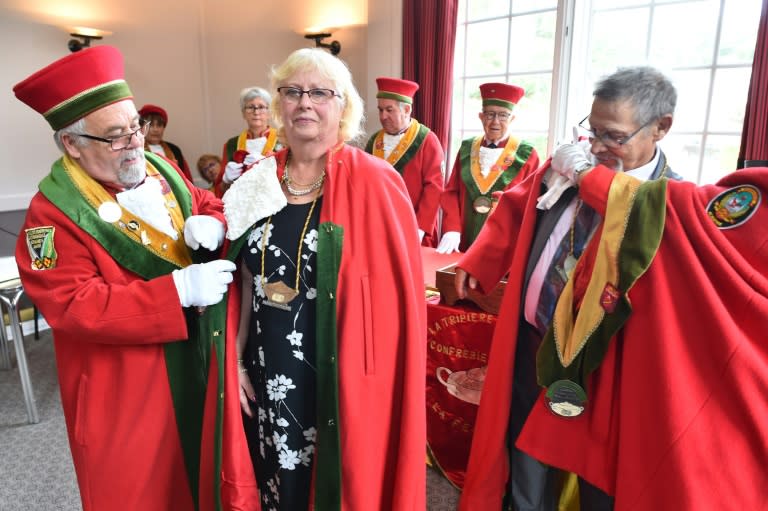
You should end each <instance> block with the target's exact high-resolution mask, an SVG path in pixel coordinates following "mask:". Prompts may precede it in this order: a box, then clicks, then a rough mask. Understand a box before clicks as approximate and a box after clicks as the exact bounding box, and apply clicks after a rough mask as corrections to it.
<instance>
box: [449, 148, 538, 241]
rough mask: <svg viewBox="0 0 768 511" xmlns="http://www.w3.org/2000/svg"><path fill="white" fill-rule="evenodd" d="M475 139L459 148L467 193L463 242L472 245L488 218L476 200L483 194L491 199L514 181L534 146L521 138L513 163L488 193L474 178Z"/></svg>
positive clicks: (462, 178) (462, 175)
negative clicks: (473, 152)
mask: <svg viewBox="0 0 768 511" xmlns="http://www.w3.org/2000/svg"><path fill="white" fill-rule="evenodd" d="M473 142H474V139H471V138H470V139H467V140H464V141H463V142H462V143H461V148H459V158H460V161H461V180H462V181H463V182H464V186H465V187H466V190H467V193H466V195H465V200H464V231H463V232H462V243H464V244H466V246H467V247H468V246H470V245H471V244H472V243H473V242H474V241H475V239H476V238H477V235H478V234H480V229H482V228H483V225H485V221H486V220H487V219H488V215H487V214H486V215H482V214H480V213H477V212H476V211H475V208H474V204H473V203H474V201H475V199H476V198H478V197H480V196H481V195H485V196H486V197H488V198H489V199H492V197H493V192H498V191H501V190H504V189H505V188H506V187H507V186H509V183H511V182H512V180H513V179H515V177H517V175H518V174H519V173H520V169H522V168H523V165H525V162H527V161H528V158H530V157H531V153H532V152H533V146H532V145H530V144H529V143H528V142H526V141H525V140H520V141H519V143H518V146H517V150H516V151H515V154H514V155H513V160H512V163H511V164H510V165H509V166H508V167H507V168H506V169H505V170H504V172H502V173H501V175H500V176H499V178H498V179H497V180H496V182H495V183H493V186H491V188H490V189H489V190H488V192H486V193H480V189H479V188H478V187H477V183H475V180H474V179H473V178H472V143H473Z"/></svg>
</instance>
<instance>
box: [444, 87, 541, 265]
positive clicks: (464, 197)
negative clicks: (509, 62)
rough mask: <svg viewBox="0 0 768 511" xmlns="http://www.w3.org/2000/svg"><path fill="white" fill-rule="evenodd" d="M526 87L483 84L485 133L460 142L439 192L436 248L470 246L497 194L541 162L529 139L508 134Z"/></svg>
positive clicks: (482, 114)
mask: <svg viewBox="0 0 768 511" xmlns="http://www.w3.org/2000/svg"><path fill="white" fill-rule="evenodd" d="M524 94H525V91H524V90H523V89H522V88H520V87H517V86H516V85H509V84H506V83H484V84H483V85H481V86H480V95H481V96H482V98H483V111H482V112H480V113H479V114H478V117H479V119H480V122H482V123H483V135H480V136H477V137H472V138H468V139H466V140H464V141H463V142H462V143H461V147H460V148H459V152H458V153H457V154H456V161H455V162H454V164H453V169H452V170H451V175H450V177H449V178H448V182H447V184H446V186H445V190H444V191H443V194H442V196H441V197H440V206H441V207H442V208H443V224H442V233H443V234H442V238H441V239H440V244H439V245H438V246H437V251H438V252H440V253H442V254H450V253H451V252H455V251H462V252H464V251H466V250H467V248H469V246H470V245H472V243H473V242H474V241H475V238H477V235H478V233H479V232H480V229H481V228H482V227H483V225H484V224H485V220H486V219H487V218H488V215H489V214H490V213H491V211H492V210H493V206H494V204H495V201H496V199H495V197H494V194H495V193H496V192H502V191H504V190H507V189H508V188H510V187H512V186H514V185H515V184H517V183H519V182H520V181H522V180H523V179H525V178H526V177H528V175H530V174H532V173H533V171H535V170H536V169H537V168H539V155H538V153H537V152H536V149H534V148H533V146H532V145H531V144H530V143H529V142H526V141H525V140H520V139H517V138H515V137H513V136H511V135H510V134H509V127H510V124H511V123H512V121H513V120H514V119H515V115H514V114H513V113H512V111H513V109H514V108H515V105H516V104H517V102H518V101H520V98H522V97H523V95H524Z"/></svg>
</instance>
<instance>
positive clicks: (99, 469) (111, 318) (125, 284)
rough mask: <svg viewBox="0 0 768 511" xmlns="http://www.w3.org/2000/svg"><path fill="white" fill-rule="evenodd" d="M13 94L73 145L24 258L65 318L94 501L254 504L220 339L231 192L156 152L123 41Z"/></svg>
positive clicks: (36, 298)
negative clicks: (225, 199) (219, 254)
mask: <svg viewBox="0 0 768 511" xmlns="http://www.w3.org/2000/svg"><path fill="white" fill-rule="evenodd" d="M14 92H15V94H16V96H17V97H18V98H19V99H20V100H21V101H23V102H24V103H26V104H27V105H29V106H30V107H32V108H33V109H34V110H36V111H37V112H39V113H41V114H43V115H44V117H45V119H46V120H47V121H48V123H49V124H50V125H51V127H52V128H53V129H54V130H55V134H54V138H55V140H56V143H57V145H58V146H59V148H60V149H61V150H62V152H63V153H64V154H63V156H62V158H60V159H59V160H57V161H56V162H54V164H53V166H52V169H51V172H50V174H49V175H48V176H46V177H45V178H44V179H43V180H42V181H41V183H40V187H39V188H40V191H39V192H38V193H37V194H36V195H35V196H34V197H33V199H32V202H31V204H30V206H29V210H28V212H27V217H26V219H25V222H24V226H23V230H22V232H21V235H20V236H19V239H18V243H17V246H16V261H17V264H18V266H19V274H20V276H21V281H22V284H23V285H24V290H25V292H26V293H27V295H28V296H29V297H30V298H31V300H32V301H33V302H34V303H35V305H37V307H38V308H39V309H40V311H41V312H42V314H43V316H44V317H45V319H46V321H47V322H48V323H49V324H50V325H51V328H52V329H53V338H54V343H55V348H56V363H57V369H58V377H59V386H60V391H61V401H62V406H63V408H64V418H65V420H66V425H67V433H68V436H69V444H70V449H71V451H72V458H73V462H74V466H75V472H76V474H77V481H78V485H79V488H80V496H81V499H82V505H83V510H84V511H93V510H104V509H131V510H134V509H135V510H139V509H141V510H142V511H145V510H150V511H152V510H156V511H167V510H168V509H178V510H185V511H193V510H214V509H253V507H249V506H252V504H249V502H253V499H255V498H257V496H256V492H255V482H254V477H253V470H252V468H251V467H250V465H249V464H248V463H247V456H248V452H247V448H246V446H245V438H244V437H243V435H242V425H241V418H240V412H239V403H238V392H237V377H236V369H235V367H236V366H235V363H236V362H235V360H236V355H235V354H234V346H233V345H232V346H226V345H225V344H224V341H223V339H224V335H223V333H224V329H225V319H226V318H225V314H224V309H223V307H224V301H222V297H223V295H224V293H225V292H226V286H227V284H228V283H229V282H231V280H232V275H231V272H232V271H233V270H234V268H235V266H234V264H232V263H231V262H230V261H226V260H211V259H215V255H214V253H213V252H212V251H213V250H216V249H218V247H219V246H220V244H221V242H222V241H223V237H224V216H223V208H222V203H221V201H219V200H218V199H216V198H215V197H214V196H213V195H212V194H211V193H210V192H208V191H205V190H202V189H199V188H197V187H195V186H193V185H192V184H191V183H190V182H189V181H188V180H186V179H184V178H183V177H182V176H181V174H180V173H179V171H178V168H176V167H175V166H173V165H171V164H170V163H169V162H168V161H167V160H166V159H164V158H161V157H159V156H156V155H154V154H152V153H149V152H147V153H145V152H144V150H143V147H144V135H145V134H146V130H145V128H146V124H144V125H142V124H141V123H140V119H139V113H138V112H137V110H136V106H135V105H134V103H133V100H132V94H131V91H130V89H129V87H128V84H127V83H126V82H125V80H124V79H123V58H122V55H121V54H120V52H119V51H118V50H117V49H116V48H113V47H110V46H98V47H94V48H90V49H85V50H82V51H80V52H77V53H73V54H71V55H69V56H67V57H64V58H63V59H60V60H58V61H56V62H54V63H52V64H51V65H49V66H47V67H45V68H44V69H42V70H40V71H38V72H37V73H34V74H33V75H32V76H30V77H29V78H27V79H26V80H24V81H22V82H20V83H19V84H17V85H16V86H15V87H14ZM204 261H208V262H204ZM194 263H196V264H194ZM230 352H231V353H230ZM225 363H226V364H227V369H226V370H225V369H224V367H225ZM243 460H245V462H244V461H243Z"/></svg>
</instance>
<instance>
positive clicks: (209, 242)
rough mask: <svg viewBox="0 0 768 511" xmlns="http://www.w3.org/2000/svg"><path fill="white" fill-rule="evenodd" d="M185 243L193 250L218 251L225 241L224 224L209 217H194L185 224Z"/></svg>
mask: <svg viewBox="0 0 768 511" xmlns="http://www.w3.org/2000/svg"><path fill="white" fill-rule="evenodd" d="M184 241H186V242H187V246H188V247H189V248H191V249H192V250H197V249H198V248H200V247H201V246H202V247H203V248H207V249H208V250H216V249H217V248H219V247H220V246H221V242H222V241H224V224H222V223H221V222H220V221H219V220H216V219H215V218H213V217H212V216H208V215H193V216H191V217H189V218H187V220H186V222H184Z"/></svg>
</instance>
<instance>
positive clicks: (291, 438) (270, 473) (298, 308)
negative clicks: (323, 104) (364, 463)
mask: <svg viewBox="0 0 768 511" xmlns="http://www.w3.org/2000/svg"><path fill="white" fill-rule="evenodd" d="M321 202H322V198H318V199H317V203H316V204H315V207H314V209H313V211H312V216H311V218H310V220H309V224H308V226H307V229H306V234H305V235H304V239H303V240H302V241H301V257H300V259H299V261H298V262H297V261H296V256H297V253H298V251H299V237H300V235H301V232H302V228H303V227H304V223H305V222H306V220H307V215H308V214H309V211H310V208H311V203H309V204H297V205H291V204H289V205H287V206H286V207H285V208H284V209H282V210H281V211H280V212H279V213H277V214H276V215H274V216H273V217H272V219H271V221H270V223H269V229H268V231H269V232H268V233H267V237H266V240H263V236H264V228H265V226H266V221H261V222H259V223H258V224H256V226H255V227H254V228H253V229H252V231H251V232H250V234H249V235H248V239H247V242H246V244H245V245H244V246H243V249H242V257H243V261H244V262H245V264H246V265H247V267H248V269H249V270H250V271H251V273H252V274H253V303H252V307H253V309H252V310H253V312H252V314H251V323H250V329H249V332H248V341H247V344H246V348H245V353H244V357H243V358H244V362H245V365H246V367H247V368H248V376H249V377H250V379H251V382H252V383H253V388H254V391H255V394H256V402H255V403H252V404H251V408H252V409H254V410H255V411H256V413H255V415H254V418H253V419H251V418H248V417H246V416H244V421H245V431H246V435H247V437H248V444H249V448H250V451H251V460H252V461H253V466H254V470H255V473H256V479H257V481H258V484H259V489H260V491H261V506H262V509H264V511H270V510H275V511H277V510H304V509H307V508H308V503H309V493H310V486H311V479H312V465H313V463H314V458H315V456H314V454H315V436H316V432H317V429H316V418H317V412H316V406H315V402H316V398H315V392H316V390H315V387H316V385H315V383H316V376H317V371H316V369H315V296H316V293H317V291H316V288H315V283H316V281H317V279H316V267H315V265H316V262H317V228H318V222H319V218H320V209H321ZM263 243H266V245H263ZM262 246H266V251H265V254H264V255H265V258H264V278H265V280H266V281H267V282H269V283H275V282H277V281H278V280H282V281H283V282H284V283H285V284H286V285H287V286H288V287H290V288H292V289H293V288H294V286H295V283H296V267H297V265H298V266H299V267H300V273H299V275H300V280H299V295H298V296H297V297H296V298H294V299H293V300H292V301H291V302H290V304H289V305H290V311H286V310H281V309H279V308H275V307H271V306H269V305H268V304H266V303H265V302H266V301H267V300H266V297H265V294H264V290H263V287H262V269H261V262H262Z"/></svg>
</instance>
